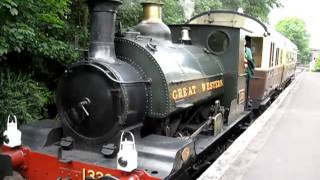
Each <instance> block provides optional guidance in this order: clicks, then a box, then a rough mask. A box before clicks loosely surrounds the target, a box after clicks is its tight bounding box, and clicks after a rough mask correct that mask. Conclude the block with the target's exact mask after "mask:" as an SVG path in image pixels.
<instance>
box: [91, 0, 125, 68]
mask: <svg viewBox="0 0 320 180" xmlns="http://www.w3.org/2000/svg"><path fill="white" fill-rule="evenodd" d="M120 4H121V1H120V0H88V6H89V10H90V15H91V28H90V35H91V39H90V47H89V60H98V61H104V62H108V63H114V62H116V56H115V50H114V31H115V17H116V12H117V7H118V6H119V5H120Z"/></svg>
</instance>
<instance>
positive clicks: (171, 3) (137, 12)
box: [117, 0, 186, 29]
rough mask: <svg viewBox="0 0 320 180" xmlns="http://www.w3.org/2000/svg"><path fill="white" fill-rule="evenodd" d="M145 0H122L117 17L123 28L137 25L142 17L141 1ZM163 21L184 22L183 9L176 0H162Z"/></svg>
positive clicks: (167, 22) (168, 22) (171, 22)
mask: <svg viewBox="0 0 320 180" xmlns="http://www.w3.org/2000/svg"><path fill="white" fill-rule="evenodd" d="M142 2H145V0H123V1H122V5H121V6H120V8H119V11H118V14H117V18H118V19H119V20H121V23H122V25H123V27H124V29H129V28H131V27H133V26H135V25H137V24H138V23H139V22H140V21H141V20H142V18H143V9H142V5H141V3H142ZM162 2H163V3H164V6H163V21H164V23H166V24H178V23H182V22H184V21H185V20H186V19H185V15H184V10H183V7H182V6H181V4H180V3H179V1H177V0H163V1H162Z"/></svg>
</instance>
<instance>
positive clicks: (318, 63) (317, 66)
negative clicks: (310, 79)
mask: <svg viewBox="0 0 320 180" xmlns="http://www.w3.org/2000/svg"><path fill="white" fill-rule="evenodd" d="M314 70H315V71H317V72H320V57H318V59H317V60H316V64H315V66H314Z"/></svg>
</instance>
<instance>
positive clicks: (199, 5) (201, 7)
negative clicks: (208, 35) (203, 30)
mask: <svg viewBox="0 0 320 180" xmlns="http://www.w3.org/2000/svg"><path fill="white" fill-rule="evenodd" d="M194 3H195V4H194V15H197V14H199V13H202V12H206V11H210V10H214V9H221V7H222V2H221V0H204V1H202V0H201V1H200V0H195V2H194Z"/></svg>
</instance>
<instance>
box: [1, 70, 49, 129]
mask: <svg viewBox="0 0 320 180" xmlns="http://www.w3.org/2000/svg"><path fill="white" fill-rule="evenodd" d="M52 101H53V94H52V93H51V92H49V90H48V89H47V88H46V87H45V86H43V85H42V84H39V83H38V82H36V81H34V80H33V79H32V78H31V75H30V74H24V73H21V72H19V73H15V72H13V71H11V70H10V69H5V68H0V107H1V111H0V129H1V131H0V132H2V130H3V129H4V127H5V125H6V120H7V116H8V115H9V114H14V115H16V116H17V119H18V123H19V124H22V123H26V122H31V121H34V120H38V119H41V118H44V117H46V116H47V110H46V105H47V104H49V103H50V102H52ZM1 135H2V133H1Z"/></svg>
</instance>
